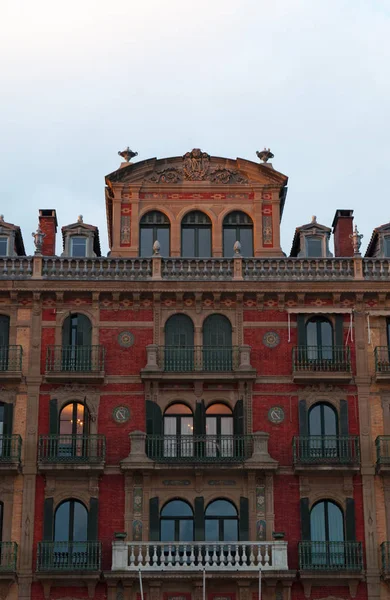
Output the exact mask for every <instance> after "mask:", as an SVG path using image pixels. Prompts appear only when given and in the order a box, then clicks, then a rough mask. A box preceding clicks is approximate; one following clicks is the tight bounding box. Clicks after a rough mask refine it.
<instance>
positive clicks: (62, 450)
mask: <svg viewBox="0 0 390 600" xmlns="http://www.w3.org/2000/svg"><path fill="white" fill-rule="evenodd" d="M88 425H89V416H88V409H87V407H86V406H85V405H84V404H82V403H81V402H71V403H70V404H66V405H65V406H64V407H63V409H62V410H61V412H60V416H59V434H60V439H59V443H58V453H57V458H58V459H59V460H61V458H62V459H64V460H65V459H69V458H72V459H73V458H74V459H78V458H79V459H82V458H83V457H85V456H86V455H87V454H88V438H87V436H88Z"/></svg>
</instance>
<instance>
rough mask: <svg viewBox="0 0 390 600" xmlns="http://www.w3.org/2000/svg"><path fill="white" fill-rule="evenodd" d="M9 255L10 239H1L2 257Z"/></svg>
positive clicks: (0, 252) (0, 249) (0, 253)
mask: <svg viewBox="0 0 390 600" xmlns="http://www.w3.org/2000/svg"><path fill="white" fill-rule="evenodd" d="M7 254H8V238H7V237H0V256H7Z"/></svg>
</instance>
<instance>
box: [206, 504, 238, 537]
mask: <svg viewBox="0 0 390 600" xmlns="http://www.w3.org/2000/svg"><path fill="white" fill-rule="evenodd" d="M205 530H206V536H205V537H206V541H207V542H236V541H237V540H238V514H237V509H236V507H235V506H234V504H232V503H231V502H229V501H228V500H214V502H211V503H210V504H209V505H208V507H207V508H206V512H205Z"/></svg>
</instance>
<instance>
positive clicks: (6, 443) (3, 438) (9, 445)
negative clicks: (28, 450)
mask: <svg viewBox="0 0 390 600" xmlns="http://www.w3.org/2000/svg"><path fill="white" fill-rule="evenodd" d="M21 452H22V438H21V436H20V435H0V464H2V463H10V462H11V463H19V462H20V456H21Z"/></svg>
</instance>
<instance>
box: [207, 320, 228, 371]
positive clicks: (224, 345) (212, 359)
mask: <svg viewBox="0 0 390 600" xmlns="http://www.w3.org/2000/svg"><path fill="white" fill-rule="evenodd" d="M232 366H233V364H232V325H231V323H230V321H229V319H228V318H227V317H225V316H224V315H210V316H209V317H207V319H206V320H205V321H204V323H203V369H204V370H205V371H231V370H232Z"/></svg>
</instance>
